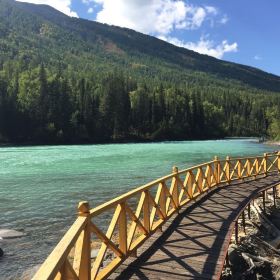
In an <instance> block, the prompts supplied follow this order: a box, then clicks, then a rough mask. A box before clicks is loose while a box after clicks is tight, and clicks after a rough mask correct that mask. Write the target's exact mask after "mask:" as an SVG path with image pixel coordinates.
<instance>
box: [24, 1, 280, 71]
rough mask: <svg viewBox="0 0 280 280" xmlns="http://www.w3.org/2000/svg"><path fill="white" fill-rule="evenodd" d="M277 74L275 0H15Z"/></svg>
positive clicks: (279, 38) (279, 8)
mask: <svg viewBox="0 0 280 280" xmlns="http://www.w3.org/2000/svg"><path fill="white" fill-rule="evenodd" d="M20 1H23V2H31V3H36V4H48V5H51V6H53V7H54V8H56V9H58V10H60V11H62V12H64V13H65V14H68V15H71V16H77V17H80V18H85V19H89V20H96V21H99V22H104V23H108V24H113V25H118V26H124V27H128V28H132V29H135V30H137V31H140V32H143V33H146V34H150V35H153V36H156V37H158V38H160V39H163V40H166V41H168V42H170V43H173V44H175V45H178V46H182V47H186V48H189V49H193V50H195V51H198V52H200V53H205V54H208V55H211V56H214V57H217V58H219V59H224V60H229V61H233V62H237V63H241V64H246V65H251V66H254V67H257V68H260V69H263V70H265V71H267V72H270V73H274V74H276V75H279V76H280V55H279V51H280V16H279V12H280V1H279V0H270V1H264V0H245V1H244V0H243V1H241V0H223V1H222V0H220V1H212V0H190V1H185V0H20Z"/></svg>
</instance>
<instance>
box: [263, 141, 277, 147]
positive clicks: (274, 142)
mask: <svg viewBox="0 0 280 280" xmlns="http://www.w3.org/2000/svg"><path fill="white" fill-rule="evenodd" d="M264 144H265V145H270V146H280V141H265V142H264Z"/></svg>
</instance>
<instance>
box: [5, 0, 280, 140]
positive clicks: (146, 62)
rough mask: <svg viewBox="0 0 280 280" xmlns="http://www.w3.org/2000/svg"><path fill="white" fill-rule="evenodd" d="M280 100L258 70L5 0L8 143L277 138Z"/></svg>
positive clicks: (269, 78) (276, 83)
mask: <svg viewBox="0 0 280 280" xmlns="http://www.w3.org/2000/svg"><path fill="white" fill-rule="evenodd" d="M279 92H280V77H278V76H276V75H272V74H269V73H266V72H264V71H261V70H259V69H256V68H253V67H249V66H244V65H240V64H236V63H232V62H227V61H223V60H219V59H215V58H213V57H210V56H206V55H201V54H198V53H196V52H194V51H190V50H187V49H185V48H179V47H176V46H174V45H172V44H169V43H167V42H164V41H162V40H159V39H157V38H155V37H152V36H148V35H145V34H141V33H139V32H136V31H133V30H130V29H127V28H120V27H116V26H109V25H106V24H101V23H98V22H94V21H89V20H84V19H78V18H71V17H68V16H66V15H64V14H63V13H60V12H59V11H57V10H55V9H53V8H51V7H49V6H46V5H34V4H28V3H22V2H15V1H13V0H0V141H2V142H19V143H25V142H32V143H34V142H36V143H37V142H39V143H41V142H43V143H57V142H59V143H74V142H75V143H77V142H85V141H86V142H101V141H112V140H118V141H119V140H124V141H127V140H135V139H136V140H139V139H141V140H151V139H153V140H160V139H197V138H199V139H201V138H203V139H205V138H217V137H224V136H263V135H268V136H270V137H273V138H277V137H278V136H279V134H280V127H279V123H280V122H279V120H280V109H279V108H280V106H279V104H280V95H279ZM279 137H280V136H279Z"/></svg>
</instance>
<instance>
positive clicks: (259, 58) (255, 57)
mask: <svg viewBox="0 0 280 280" xmlns="http://www.w3.org/2000/svg"><path fill="white" fill-rule="evenodd" d="M254 59H255V60H262V57H261V56H260V55H258V54H256V55H255V56H254Z"/></svg>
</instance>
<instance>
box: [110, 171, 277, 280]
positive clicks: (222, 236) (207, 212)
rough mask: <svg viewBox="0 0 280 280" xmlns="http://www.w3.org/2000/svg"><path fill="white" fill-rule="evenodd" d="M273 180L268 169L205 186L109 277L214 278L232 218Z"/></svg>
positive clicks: (222, 256) (232, 225)
mask: <svg viewBox="0 0 280 280" xmlns="http://www.w3.org/2000/svg"><path fill="white" fill-rule="evenodd" d="M278 184H280V176H279V175H278V174H276V173H274V174H271V175H269V176H268V177H266V178H259V179H255V180H252V181H245V182H244V181H243V182H241V181H239V182H237V181H235V182H234V183H232V184H230V185H227V186H222V187H218V188H216V189H215V190H212V191H210V192H209V193H208V194H206V195H205V196H204V197H203V198H199V199H198V200H197V201H196V202H193V203H192V205H190V204H188V206H187V207H184V208H183V209H181V211H180V214H179V215H178V216H177V217H175V218H174V219H173V220H169V221H168V222H167V223H166V224H165V226H164V228H163V232H162V233H156V234H155V235H153V236H152V237H151V238H150V239H148V240H147V241H146V242H145V243H144V245H143V246H141V247H140V248H139V250H138V258H137V259H133V258H129V259H127V260H126V261H125V262H124V263H123V264H122V265H121V266H120V267H119V268H118V269H117V270H116V271H115V272H114V273H113V274H112V275H111V276H110V277H109V279H122V280H123V279H141V280H143V279H170V280H171V279H175V280H180V279H186V280H188V279H197V280H199V279H219V276H220V274H221V271H222V269H223V265H224V260H225V255H226V252H227V248H228V245H229V242H230V239H231V235H232V232H233V230H234V225H235V221H236V219H237V218H238V216H239V215H240V213H241V212H242V211H243V209H244V207H246V205H247V204H248V203H249V202H250V200H252V198H253V197H255V196H256V195H257V193H258V192H261V191H263V190H264V189H268V188H271V187H272V186H276V185H278Z"/></svg>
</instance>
